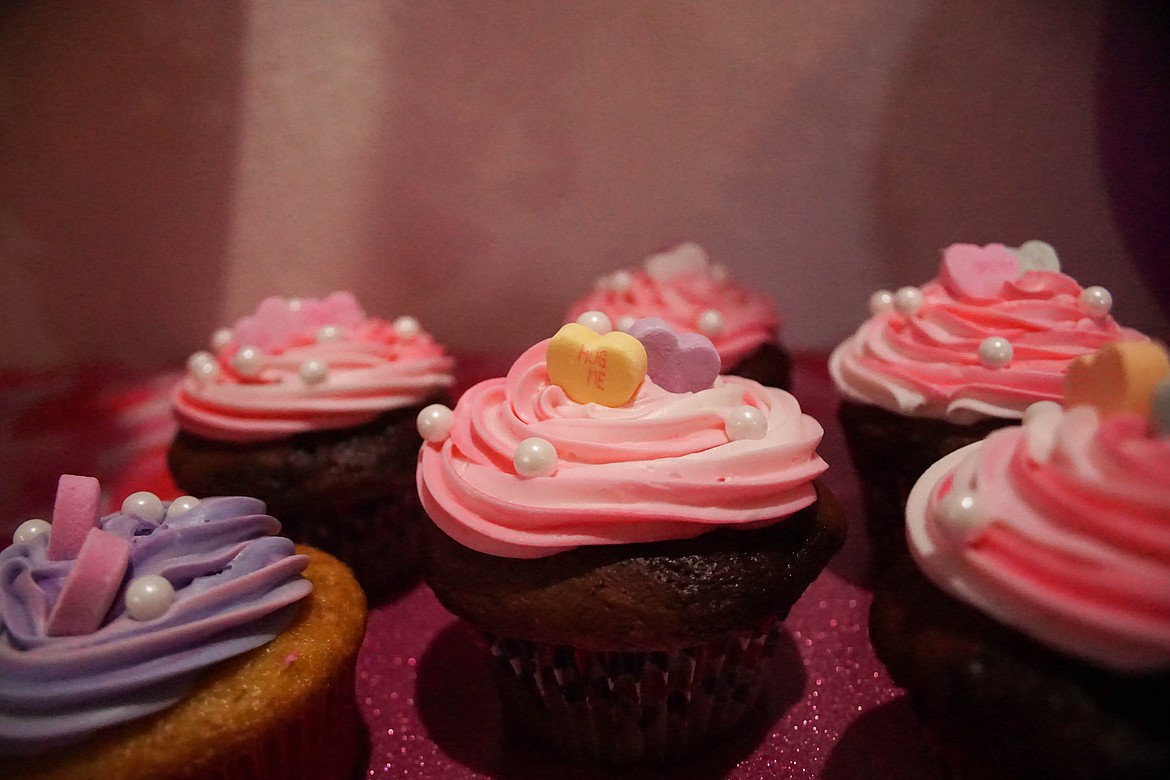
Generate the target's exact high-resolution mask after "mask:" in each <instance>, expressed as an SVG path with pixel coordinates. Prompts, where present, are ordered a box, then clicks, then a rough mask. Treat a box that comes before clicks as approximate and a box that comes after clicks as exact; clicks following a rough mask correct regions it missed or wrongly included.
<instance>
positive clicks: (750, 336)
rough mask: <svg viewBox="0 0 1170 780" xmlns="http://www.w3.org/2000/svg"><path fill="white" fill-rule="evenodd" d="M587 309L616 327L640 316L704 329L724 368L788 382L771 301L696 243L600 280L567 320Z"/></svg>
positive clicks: (768, 381)
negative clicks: (735, 279) (740, 281)
mask: <svg viewBox="0 0 1170 780" xmlns="http://www.w3.org/2000/svg"><path fill="white" fill-rule="evenodd" d="M591 312H601V313H602V314H604V315H605V316H606V318H607V319H608V321H609V324H610V325H611V326H613V327H616V328H617V329H618V330H625V329H627V328H629V327H630V325H631V324H633V322H634V320H637V319H642V318H644V317H658V318H660V319H663V320H666V321H667V322H668V323H670V325H671V327H673V328H674V329H675V330H676V331H678V332H680V333H684V332H691V331H694V332H698V333H701V334H703V335H704V336H706V337H707V338H709V339H710V340H711V342H712V343H713V344H714V345H715V349H716V350H718V352H719V359H720V360H721V361H722V364H723V369H722V373H724V374H735V375H736V376H742V377H745V378H747V379H754V380H755V381H757V382H759V383H760V384H762V385H767V386H769V387H779V388H782V389H785V390H787V389H789V387H790V384H789V383H790V380H791V369H792V360H791V358H790V357H789V355H788V352H787V351H786V350H785V349H784V348H783V347H782V346H780V343H779V341H778V340H777V328H778V327H779V325H780V319H779V317H778V316H777V314H776V306H775V305H774V304H773V303H772V301H771V300H770V299H769V298H767V297H766V296H765V295H763V294H762V293H759V292H757V291H755V290H749V289H748V288H746V287H744V286H742V285H739V284H736V283H735V282H733V281H732V280H731V277H730V276H729V274H728V272H727V269H726V268H725V267H723V266H721V265H713V264H712V263H711V262H710V260H709V259H708V258H707V253H706V252H705V251H703V248H702V247H700V246H699V245H698V244H690V243H688V244H680V245H679V246H677V247H675V248H674V249H671V250H670V251H668V252H662V253H660V254H657V255H652V256H651V257H648V258H647V259H646V261H645V263H643V266H642V268H640V269H634V270H623V271H615V272H614V273H612V274H609V275H608V276H604V277H602V278H601V279H600V280H598V282H597V286H596V289H594V291H593V292H592V293H590V294H589V295H586V296H585V297H584V298H582V299H581V300H579V301H577V302H576V303H575V304H573V306H572V307H571V308H570V309H569V312H568V314H566V315H565V321H566V322H574V321H578V320H580V318H581V317H582V316H583V315H585V314H586V313H591ZM591 316H593V315H591ZM585 324H586V325H589V324H590V323H589V322H585Z"/></svg>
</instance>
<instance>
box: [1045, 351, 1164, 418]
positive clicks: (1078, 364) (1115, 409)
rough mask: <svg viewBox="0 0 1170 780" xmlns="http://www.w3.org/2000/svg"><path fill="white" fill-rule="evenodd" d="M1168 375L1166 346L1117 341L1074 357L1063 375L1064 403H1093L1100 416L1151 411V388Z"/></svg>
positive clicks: (1142, 414)
mask: <svg viewBox="0 0 1170 780" xmlns="http://www.w3.org/2000/svg"><path fill="white" fill-rule="evenodd" d="M1167 374H1170V357H1168V356H1167V354H1166V348H1165V347H1163V346H1162V345H1161V344H1158V343H1156V342H1153V341H1144V342H1132V341H1118V342H1115V343H1112V344H1106V345H1105V346H1104V347H1101V349H1099V350H1097V352H1096V353H1094V354H1092V355H1085V356H1084V357H1080V358H1077V359H1076V360H1074V361H1073V362H1072V363H1071V364H1069V367H1068V374H1067V375H1066V376H1065V378H1064V405H1065V408H1068V409H1071V408H1073V407H1074V406H1086V405H1087V406H1092V407H1094V408H1095V409H1096V410H1097V413H1098V414H1099V415H1100V416H1101V417H1102V418H1106V417H1111V416H1113V415H1115V414H1123V413H1131V414H1138V415H1141V416H1143V417H1145V416H1148V415H1149V414H1150V404H1151V402H1152V399H1153V395H1154V388H1155V387H1156V386H1157V385H1158V383H1159V382H1160V381H1161V380H1163V379H1164V378H1166V376H1167Z"/></svg>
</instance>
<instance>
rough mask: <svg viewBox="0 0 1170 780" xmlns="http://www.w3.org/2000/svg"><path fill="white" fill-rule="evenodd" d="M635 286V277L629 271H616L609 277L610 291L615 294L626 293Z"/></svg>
mask: <svg viewBox="0 0 1170 780" xmlns="http://www.w3.org/2000/svg"><path fill="white" fill-rule="evenodd" d="M633 284H634V277H633V275H632V274H631V273H630V272H629V271H614V272H613V274H612V275H611V276H610V277H609V289H611V290H613V291H614V292H615V293H624V292H626V291H627V290H629V289H630V287H631V286H632V285H633Z"/></svg>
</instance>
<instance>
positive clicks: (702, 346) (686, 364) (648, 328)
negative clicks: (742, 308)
mask: <svg viewBox="0 0 1170 780" xmlns="http://www.w3.org/2000/svg"><path fill="white" fill-rule="evenodd" d="M627 332H628V333H629V334H630V335H631V336H633V337H634V338H636V339H637V340H638V341H640V342H642V346H644V347H645V348H646V362H647V368H646V373H647V375H648V376H649V377H650V378H651V379H652V380H654V384H656V385H658V386H659V387H661V388H662V389H663V390H669V391H670V392H672V393H692V392H698V391H699V390H706V389H707V388H708V387H710V386H711V385H712V383H714V381H715V378H716V377H717V376H719V368H720V363H719V353H718V352H716V351H715V345H713V344H712V343H711V340H710V339H708V338H707V337H706V336H703V335H701V334H698V333H678V334H676V333H675V332H674V330H673V329H672V328H671V327H670V325H669V324H668V323H667V322H666V320H664V319H661V318H659V317H645V318H643V319H640V320H638V321H637V322H635V323H634V324H633V325H632V326H631V327H630V329H629V330H628V331H627Z"/></svg>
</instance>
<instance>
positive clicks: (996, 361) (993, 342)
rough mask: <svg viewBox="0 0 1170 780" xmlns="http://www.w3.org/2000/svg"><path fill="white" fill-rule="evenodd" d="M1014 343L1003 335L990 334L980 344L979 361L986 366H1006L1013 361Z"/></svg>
mask: <svg viewBox="0 0 1170 780" xmlns="http://www.w3.org/2000/svg"><path fill="white" fill-rule="evenodd" d="M1012 351H1013V350H1012V343H1011V342H1010V341H1008V340H1007V339H1005V338H1003V337H1002V336H988V337H987V338H985V339H983V341H982V342H981V343H980V344H979V362H980V363H981V364H982V365H983V367H984V368H1004V367H1005V366H1007V365H1008V364H1009V363H1011V362H1012Z"/></svg>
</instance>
